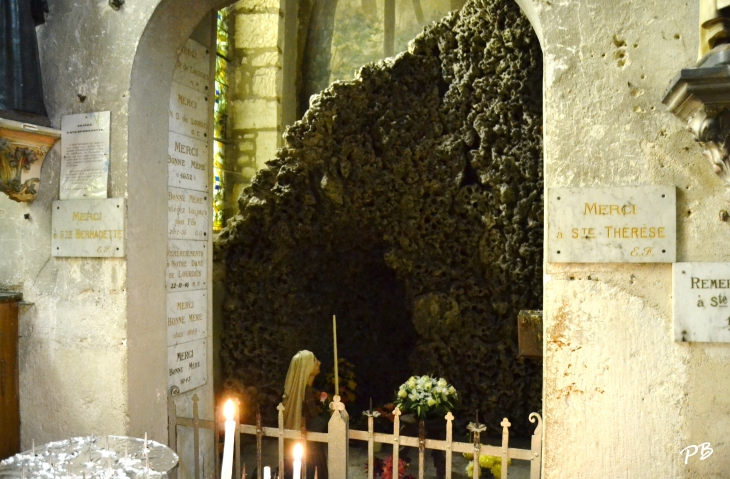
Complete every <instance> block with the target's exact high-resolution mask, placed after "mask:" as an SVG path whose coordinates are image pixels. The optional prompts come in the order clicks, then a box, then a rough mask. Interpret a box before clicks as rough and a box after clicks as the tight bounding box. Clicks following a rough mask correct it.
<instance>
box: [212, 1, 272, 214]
mask: <svg viewBox="0 0 730 479" xmlns="http://www.w3.org/2000/svg"><path fill="white" fill-rule="evenodd" d="M283 6H284V5H281V4H280V2H279V1H278V0H241V1H239V2H236V3H235V4H233V5H232V6H231V7H229V8H230V17H229V18H230V19H231V20H230V21H231V27H232V28H231V30H230V31H231V48H230V50H229V54H230V56H231V62H230V63H229V72H228V77H229V82H230V85H231V87H230V88H229V104H230V106H231V115H230V118H231V120H230V129H231V133H230V135H229V136H230V137H229V138H228V139H227V140H229V147H228V148H229V151H228V152H227V157H228V158H227V165H226V170H227V171H226V185H225V186H226V189H227V192H226V204H227V205H226V216H230V215H232V214H235V212H236V210H237V209H236V199H237V198H238V196H239V195H240V194H241V192H242V191H243V188H244V187H246V186H248V185H249V184H250V183H251V179H252V178H253V177H254V175H255V174H256V173H257V172H258V171H260V170H261V169H263V168H266V162H267V161H269V160H270V159H272V158H273V157H274V155H275V153H276V150H277V148H278V147H279V146H280V145H281V133H282V131H283V130H282V105H281V98H282V91H281V89H282V81H283V78H282V61H283V54H282V52H283V49H284V37H283V22H284V15H285V13H284V12H283V10H282V12H281V15H280V9H282V8H283Z"/></svg>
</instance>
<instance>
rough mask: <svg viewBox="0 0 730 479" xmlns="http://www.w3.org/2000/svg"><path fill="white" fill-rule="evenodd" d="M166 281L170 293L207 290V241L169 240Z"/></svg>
mask: <svg viewBox="0 0 730 479" xmlns="http://www.w3.org/2000/svg"><path fill="white" fill-rule="evenodd" d="M165 279H166V281H165V282H166V284H167V291H168V292H174V291H192V290H194V289H205V288H207V285H208V243H207V241H195V240H169V241H168V242H167V268H166V269H165Z"/></svg>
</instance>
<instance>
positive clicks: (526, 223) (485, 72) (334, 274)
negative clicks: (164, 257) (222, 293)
mask: <svg viewBox="0 0 730 479" xmlns="http://www.w3.org/2000/svg"><path fill="white" fill-rule="evenodd" d="M541 73H542V63H541V53H540V49H539V45H538V42H537V39H536V37H535V36H534V33H533V31H532V28H531V27H530V25H529V23H528V21H527V20H526V19H525V17H523V16H522V14H521V12H520V11H519V8H518V7H517V6H516V5H515V4H514V3H512V2H509V1H504V0H485V1H477V2H473V3H470V4H469V5H467V7H465V9H464V10H462V12H461V13H459V14H452V15H450V16H447V17H446V18H445V19H444V20H443V21H441V22H439V23H437V24H434V25H433V26H432V27H429V28H428V29H427V30H426V32H425V33H424V34H423V35H421V36H420V37H418V38H417V39H416V40H415V42H414V44H413V45H412V47H411V51H410V53H406V54H403V55H400V56H398V57H397V58H395V59H391V60H388V61H387V62H386V63H378V64H375V65H372V64H371V65H367V66H365V67H364V68H362V70H361V71H360V72H359V75H358V77H357V78H356V79H355V80H354V81H353V82H349V83H335V84H334V85H332V86H331V87H330V88H328V89H327V90H325V91H324V92H323V93H322V94H321V95H320V96H319V97H318V98H317V99H316V100H314V102H313V103H312V106H311V108H310V110H309V111H308V112H307V113H306V114H305V116H304V118H303V120H302V121H301V122H298V123H296V124H295V125H294V126H293V127H291V128H289V129H288V130H287V132H286V134H285V141H286V143H285V145H284V147H283V148H282V149H281V150H279V152H278V153H277V157H276V160H274V161H273V162H272V163H270V169H269V170H264V171H262V172H260V173H259V174H258V175H257V177H256V178H255V180H254V183H253V184H252V186H251V187H250V188H248V189H246V190H245V193H244V194H243V195H242V196H241V198H240V199H239V206H240V209H241V213H240V215H238V216H236V217H235V218H233V220H232V223H231V224H230V226H229V227H228V229H227V230H224V232H223V233H222V235H221V240H220V241H219V245H220V247H221V251H220V252H219V255H220V256H221V258H225V264H226V268H227V275H226V281H227V292H226V294H227V295H226V299H225V303H224V310H225V318H224V319H225V321H224V326H223V336H222V349H221V355H222V365H223V371H224V378H225V385H226V386H227V387H228V388H229V389H232V390H236V391H239V392H243V393H244V394H245V395H246V396H247V399H249V401H251V402H253V401H260V402H261V403H262V410H267V409H268V408H269V407H270V406H272V405H274V404H276V402H278V399H279V397H280V395H281V392H282V391H281V387H282V385H283V382H284V381H283V380H284V375H285V374H286V369H287V366H288V362H289V359H290V358H291V356H292V355H293V354H294V353H295V352H296V351H297V350H299V349H307V348H308V349H312V350H313V351H314V352H315V354H316V355H318V356H319V357H320V359H322V360H323V362H325V364H326V363H327V361H328V360H329V358H330V357H331V354H332V353H331V333H330V324H331V323H330V318H331V315H332V314H333V313H336V314H337V315H338V317H339V318H340V321H341V323H340V325H339V328H338V330H339V331H340V335H339V338H340V343H341V350H340V355H341V356H342V357H347V358H348V359H349V360H350V361H352V362H353V363H355V367H356V368H358V376H359V377H360V378H362V380H361V381H360V382H361V384H360V391H361V395H362V399H364V402H365V403H367V398H368V395H370V394H372V395H376V400H380V401H388V400H391V399H392V398H393V396H392V394H393V391H394V390H395V389H397V387H398V385H399V384H400V383H402V382H403V381H405V380H406V379H407V377H408V376H409V375H410V374H413V373H419V374H425V373H431V374H435V375H439V376H445V377H446V378H447V379H448V380H449V381H451V382H453V383H454V385H455V386H456V388H457V389H458V390H459V391H461V393H462V402H461V405H460V407H459V411H458V414H460V415H461V417H466V416H465V415H466V414H468V415H469V417H471V416H472V414H473V412H474V411H475V410H479V411H481V413H482V416H481V417H482V418H484V419H485V420H486V422H487V424H491V425H493V426H492V427H497V425H498V424H499V422H500V421H501V419H502V418H503V417H505V416H509V417H510V418H511V420H512V422H513V424H514V425H515V429H516V430H517V431H521V432H524V431H526V426H527V424H528V423H527V416H528V414H529V413H530V412H531V411H535V410H539V409H540V390H541V382H542V380H541V374H540V366H539V364H535V363H531V362H529V361H526V360H523V359H521V358H518V357H517V347H516V339H517V338H516V317H517V313H518V311H519V310H520V309H539V308H540V307H541V295H542V274H541V258H542V215H543V213H542V211H543V210H542V167H541V155H542V142H541V131H540V127H541V123H542V122H541V114H542V103H541V98H542V94H541V83H540V82H541ZM399 290H401V291H400V292H399ZM413 345H415V349H413V350H412V351H413V352H412V354H410V353H411V349H410V348H413ZM408 356H410V357H408ZM372 358H376V359H372ZM378 360H380V361H381V363H378V362H377V361H378ZM389 364H390V366H389ZM384 371H388V373H387V374H384ZM368 378H369V379H368ZM374 383H377V384H374ZM378 396H379V397H378ZM264 406H265V407H264ZM248 409H252V408H250V407H249V408H248Z"/></svg>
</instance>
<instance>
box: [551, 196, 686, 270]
mask: <svg viewBox="0 0 730 479" xmlns="http://www.w3.org/2000/svg"><path fill="white" fill-rule="evenodd" d="M676 209H677V207H676V191H675V187H674V186H614V187H605V188H550V189H549V190H548V262H551V263H674V262H675V260H676V254H677V233H676V231H677V227H676V222H677V218H676Z"/></svg>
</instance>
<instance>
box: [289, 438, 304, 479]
mask: <svg viewBox="0 0 730 479" xmlns="http://www.w3.org/2000/svg"><path fill="white" fill-rule="evenodd" d="M303 455H304V450H303V448H302V445H301V444H299V443H297V445H295V446H294V465H293V466H294V467H293V469H294V475H293V476H292V479H301V478H302V456H303Z"/></svg>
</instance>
